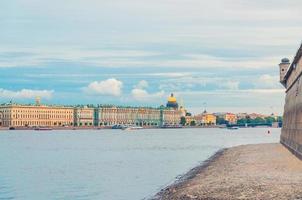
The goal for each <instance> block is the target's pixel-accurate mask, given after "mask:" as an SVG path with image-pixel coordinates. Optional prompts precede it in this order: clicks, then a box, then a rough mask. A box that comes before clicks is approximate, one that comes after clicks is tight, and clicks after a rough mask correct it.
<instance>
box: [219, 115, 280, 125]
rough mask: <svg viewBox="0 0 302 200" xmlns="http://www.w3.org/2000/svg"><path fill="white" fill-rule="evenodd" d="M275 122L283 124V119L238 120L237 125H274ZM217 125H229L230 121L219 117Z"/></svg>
mask: <svg viewBox="0 0 302 200" xmlns="http://www.w3.org/2000/svg"><path fill="white" fill-rule="evenodd" d="M274 122H279V123H282V117H277V118H275V117H265V118H262V117H257V118H255V119H251V118H249V117H247V118H243V119H238V120H237V124H239V125H240V124H272V123H274ZM217 124H218V125H222V124H229V122H228V121H226V120H225V119H224V118H221V117H217Z"/></svg>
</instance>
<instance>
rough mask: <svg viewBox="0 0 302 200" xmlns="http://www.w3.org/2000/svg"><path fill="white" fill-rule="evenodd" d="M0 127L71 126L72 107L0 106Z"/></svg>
mask: <svg viewBox="0 0 302 200" xmlns="http://www.w3.org/2000/svg"><path fill="white" fill-rule="evenodd" d="M0 113H1V114H0V116H1V120H0V121H1V125H2V126H5V127H11V126H12V127H34V126H72V125H73V123H74V115H73V108H72V107H65V106H46V105H40V104H38V105H20V104H14V103H9V104H4V105H1V106H0Z"/></svg>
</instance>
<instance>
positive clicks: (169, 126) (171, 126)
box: [160, 124, 183, 128]
mask: <svg viewBox="0 0 302 200" xmlns="http://www.w3.org/2000/svg"><path fill="white" fill-rule="evenodd" d="M160 128H183V126H182V125H167V124H166V125H163V126H161V127H160Z"/></svg>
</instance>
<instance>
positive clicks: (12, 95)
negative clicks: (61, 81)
mask: <svg viewBox="0 0 302 200" xmlns="http://www.w3.org/2000/svg"><path fill="white" fill-rule="evenodd" d="M53 93H54V91H53V90H31V89H22V90H19V91H12V90H5V89H3V88H0V97H1V98H5V99H33V98H35V97H41V98H45V99H51V98H52V95H53Z"/></svg>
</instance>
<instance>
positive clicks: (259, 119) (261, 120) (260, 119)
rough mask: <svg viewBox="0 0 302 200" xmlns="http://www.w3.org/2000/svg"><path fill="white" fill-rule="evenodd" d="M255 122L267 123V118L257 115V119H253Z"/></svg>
mask: <svg viewBox="0 0 302 200" xmlns="http://www.w3.org/2000/svg"><path fill="white" fill-rule="evenodd" d="M253 121H254V123H255V124H263V123H265V120H264V119H263V118H261V117H257V118H256V119H254V120H253Z"/></svg>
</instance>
